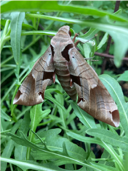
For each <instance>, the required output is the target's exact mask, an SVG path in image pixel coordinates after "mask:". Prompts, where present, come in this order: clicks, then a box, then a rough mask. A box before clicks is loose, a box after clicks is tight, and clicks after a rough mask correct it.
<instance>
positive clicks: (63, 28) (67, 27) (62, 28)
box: [59, 26, 71, 36]
mask: <svg viewBox="0 0 128 171" xmlns="http://www.w3.org/2000/svg"><path fill="white" fill-rule="evenodd" d="M61 31H62V32H64V33H66V34H69V35H70V36H71V32H70V27H69V26H63V27H61V28H60V29H59V32H61Z"/></svg>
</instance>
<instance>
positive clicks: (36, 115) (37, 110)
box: [30, 104, 51, 132]
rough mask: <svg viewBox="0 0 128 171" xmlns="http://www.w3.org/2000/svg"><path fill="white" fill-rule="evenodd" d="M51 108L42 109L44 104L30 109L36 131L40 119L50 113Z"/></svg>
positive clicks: (33, 127) (33, 128)
mask: <svg viewBox="0 0 128 171" xmlns="http://www.w3.org/2000/svg"><path fill="white" fill-rule="evenodd" d="M50 111H51V110H50V109H47V110H45V111H42V104H38V105H35V106H33V107H32V108H31V110H30V118H31V129H32V130H33V131H34V132H35V130H36V128H37V126H38V124H39V123H40V121H41V120H42V119H43V118H45V117H46V116H47V115H48V114H49V113H50Z"/></svg>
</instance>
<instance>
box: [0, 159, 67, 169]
mask: <svg viewBox="0 0 128 171" xmlns="http://www.w3.org/2000/svg"><path fill="white" fill-rule="evenodd" d="M0 160H1V161H2V163H3V162H5V163H11V164H14V165H16V166H18V167H20V168H21V169H23V170H26V169H32V170H37V171H39V170H40V171H63V169H61V168H59V167H57V166H55V165H54V164H53V163H50V162H49V163H48V164H47V163H44V164H39V163H36V162H34V161H27V162H26V161H20V160H14V159H11V158H4V157H0ZM2 171H3V170H2ZM67 171H68V170H67Z"/></svg>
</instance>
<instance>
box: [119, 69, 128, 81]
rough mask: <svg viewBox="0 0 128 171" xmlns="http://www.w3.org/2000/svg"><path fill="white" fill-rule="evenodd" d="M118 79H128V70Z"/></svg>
mask: <svg viewBox="0 0 128 171" xmlns="http://www.w3.org/2000/svg"><path fill="white" fill-rule="evenodd" d="M117 81H128V70H127V71H125V72H124V73H123V74H121V76H120V77H119V78H118V79H117Z"/></svg>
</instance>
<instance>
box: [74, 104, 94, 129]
mask: <svg viewBox="0 0 128 171" xmlns="http://www.w3.org/2000/svg"><path fill="white" fill-rule="evenodd" d="M71 106H72V108H73V109H74V113H75V114H76V116H77V117H78V118H79V119H80V121H81V122H82V123H83V124H84V126H86V128H96V127H97V126H96V124H95V121H94V118H93V117H92V116H91V115H89V114H87V113H86V112H85V111H83V110H82V109H81V108H80V107H79V106H77V104H76V103H75V102H71Z"/></svg>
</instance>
